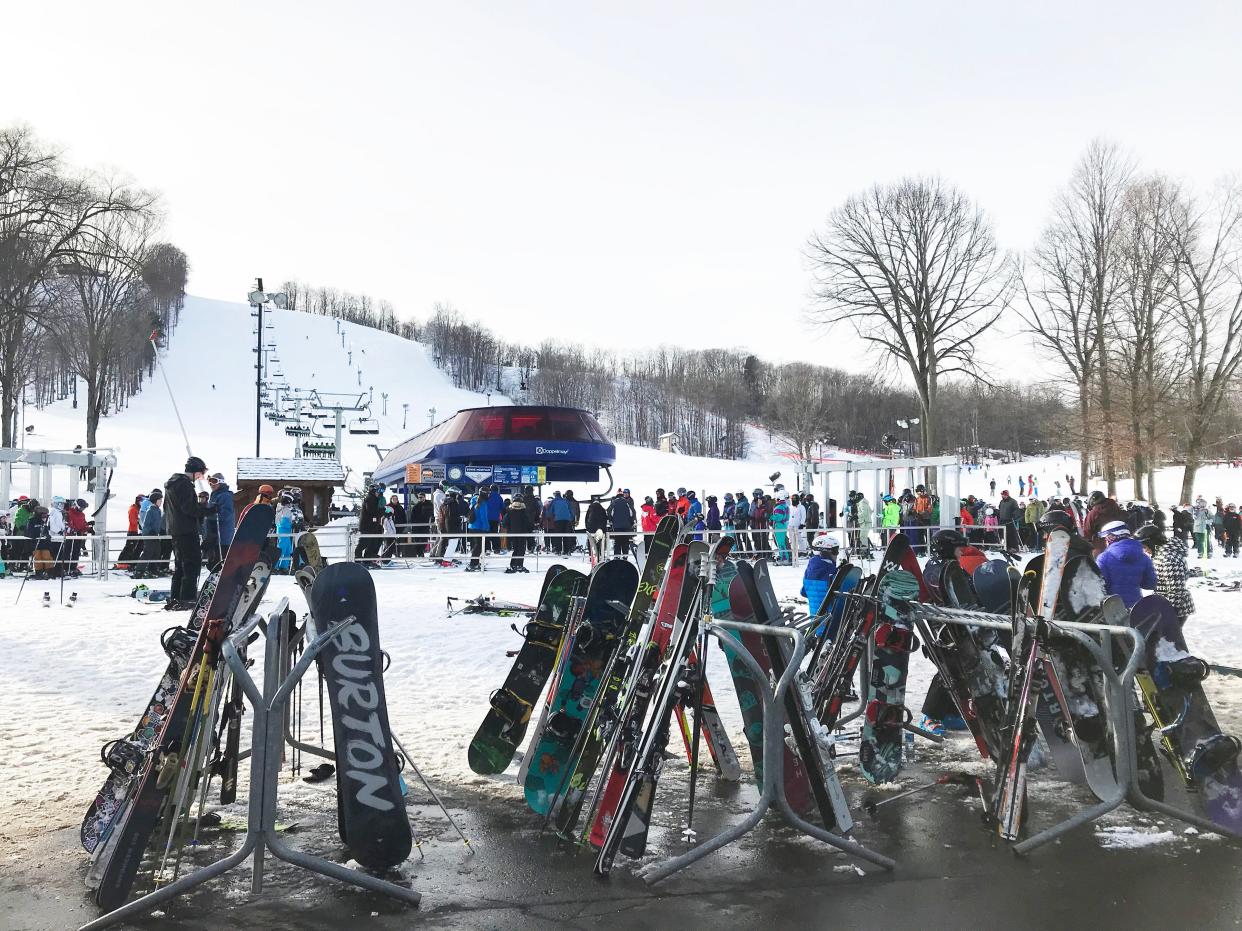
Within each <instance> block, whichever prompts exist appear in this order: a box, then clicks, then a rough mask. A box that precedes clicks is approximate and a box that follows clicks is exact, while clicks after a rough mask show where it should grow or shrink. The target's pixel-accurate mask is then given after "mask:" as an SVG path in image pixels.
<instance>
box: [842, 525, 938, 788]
mask: <svg viewBox="0 0 1242 931" xmlns="http://www.w3.org/2000/svg"><path fill="white" fill-rule="evenodd" d="M901 536H902V535H901V534H897V537H901ZM889 553H890V554H892V555H894V556H896V557H897V558H896V560H895V564H894V566H893V567H892V568H890V569H889V570H888V571H887V572H886V573H885V574H884V576H883V578H881V579H880V581H879V584H878V585H877V595H878V597H879V600H880V617H879V619H878V622H877V623H876V624H875V626H874V627H873V629H872V632H871V644H872V650H873V652H872V658H871V681H870V682H869V683H868V688H867V698H866V703H865V704H864V706H863V708H864V712H863V725H862V734H861V736H860V737H859V744H858V768H859V769H860V770H861V771H862V774H863V777H864V778H865V779H866V780H867V781H868V782H870V783H872V784H875V785H879V784H881V783H885V782H892V781H893V780H894V779H896V778H897V774H898V773H900V772H901V765H902V732H903V730H904V725H905V724H906V723H907V720H908V718H909V714H910V712H909V711H908V710H907V709H906V675H907V672H908V670H909V667H910V654H911V653H912V652H914V651H915V650H917V649H918V641H917V640H916V639H915V636H914V630H913V629H912V627H911V626H910V622H909V620H908V617H907V613H906V610H905V606H906V605H908V604H909V603H910V602H911V601H917V600H918V598H919V590H920V588H921V587H922V586H921V585H920V581H919V580H920V576H921V573H920V574H919V575H915V572H917V571H918V562H917V561H914V564H913V567H912V568H907V566H908V565H909V564H910V562H911V560H913V556H914V553H913V551H911V550H910V549H909V547H908V546H907V547H906V548H905V549H904V550H900V549H899V550H898V551H897V552H896V553H893V546H892V544H890V545H889ZM906 553H909V557H910V558H906ZM886 555H887V554H886ZM924 590H926V589H925V588H924Z"/></svg>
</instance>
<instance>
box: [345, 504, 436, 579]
mask: <svg viewBox="0 0 1242 931" xmlns="http://www.w3.org/2000/svg"><path fill="white" fill-rule="evenodd" d="M383 532H384V489H383V487H382V486H380V485H372V486H371V487H370V488H368V489H367V496H366V497H365V498H363V499H362V513H361V514H359V515H358V533H359V534H360V535H361V539H359V540H358V545H357V546H356V547H355V548H354V559H358V560H361V561H362V565H363V566H364V567H366V568H367V569H373V568H374V567H375V563H374V560H375V558H376V557H377V556H379V548H380V544H381V543H382V542H383V540H382V539H381V538H380V534H382V533H383ZM456 532H457V531H456V530H454V533H456Z"/></svg>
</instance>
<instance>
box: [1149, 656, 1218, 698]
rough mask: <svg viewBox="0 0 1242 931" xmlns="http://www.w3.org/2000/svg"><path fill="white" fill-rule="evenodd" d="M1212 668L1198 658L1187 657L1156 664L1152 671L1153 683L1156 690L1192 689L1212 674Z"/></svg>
mask: <svg viewBox="0 0 1242 931" xmlns="http://www.w3.org/2000/svg"><path fill="white" fill-rule="evenodd" d="M1211 671H1212V670H1211V668H1210V667H1209V666H1208V664H1207V663H1205V662H1204V661H1203V660H1201V659H1199V658H1198V657H1196V656H1185V657H1182V658H1181V659H1176V660H1170V661H1168V662H1163V663H1156V665H1155V668H1153V669H1152V671H1151V678H1152V681H1153V682H1155V683H1156V688H1158V689H1160V690H1161V691H1164V690H1166V689H1176V688H1182V689H1192V688H1194V687H1195V686H1197V685H1198V684H1199V683H1201V682H1202V681H1203V680H1204V679H1206V678H1207V677H1208V676H1209V675H1210V674H1211Z"/></svg>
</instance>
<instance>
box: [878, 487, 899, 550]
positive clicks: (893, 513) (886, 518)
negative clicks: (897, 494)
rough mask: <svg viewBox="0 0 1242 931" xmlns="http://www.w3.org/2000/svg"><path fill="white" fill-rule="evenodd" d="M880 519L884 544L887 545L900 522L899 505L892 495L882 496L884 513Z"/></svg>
mask: <svg viewBox="0 0 1242 931" xmlns="http://www.w3.org/2000/svg"><path fill="white" fill-rule="evenodd" d="M881 521H882V526H883V527H884V544H885V545H886V546H887V545H888V544H889V543H891V542H892V540H893V535H894V534H896V533H897V527H898V525H899V524H900V523H901V505H900V504H898V503H897V499H896V498H894V497H893V496H892V495H885V496H884V514H883V517H881Z"/></svg>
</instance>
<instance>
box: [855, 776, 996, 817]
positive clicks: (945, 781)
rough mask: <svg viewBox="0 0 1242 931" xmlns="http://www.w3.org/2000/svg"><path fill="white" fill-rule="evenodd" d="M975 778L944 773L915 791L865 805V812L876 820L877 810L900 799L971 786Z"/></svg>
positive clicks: (900, 793) (917, 787) (907, 791)
mask: <svg viewBox="0 0 1242 931" xmlns="http://www.w3.org/2000/svg"><path fill="white" fill-rule="evenodd" d="M974 778H975V777H974V776H970V775H968V774H966V773H944V774H943V775H941V776H939V777H937V778H936V781H935V782H928V783H925V784H924V785H921V786H915V787H914V788H913V789H907V790H906V791H905V792H899V793H898V794H896V795H891V796H889V797H888V798H886V799H881V800H880V801H878V802H877V801H870V802H866V803H864V804H863V810H864V811H866V812H867V814H868V815H869V816H870V817H872V818H874V817H875V813H876V810H877V809H879V808H882V807H883V806H885V805H889V804H892V803H893V802H895V801H897V800H898V799H903V798H909V797H910V796H911V795H918V794H919V793H921V792H929V791H931V790H932V789H934V788H936V787H937V786H944V785H962V786H964V785H969V784H970V783H971V782H973V781H974Z"/></svg>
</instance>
